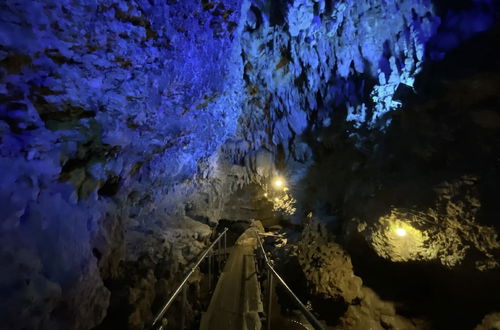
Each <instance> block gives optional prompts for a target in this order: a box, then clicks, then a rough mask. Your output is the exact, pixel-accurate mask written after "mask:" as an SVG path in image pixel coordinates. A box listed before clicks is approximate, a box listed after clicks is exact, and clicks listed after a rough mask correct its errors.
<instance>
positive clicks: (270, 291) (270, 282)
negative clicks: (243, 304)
mask: <svg viewBox="0 0 500 330" xmlns="http://www.w3.org/2000/svg"><path fill="white" fill-rule="evenodd" d="M267 282H268V288H267V330H271V308H272V301H273V274H272V273H271V270H270V269H269V268H268V269H267Z"/></svg>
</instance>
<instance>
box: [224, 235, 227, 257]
mask: <svg viewBox="0 0 500 330" xmlns="http://www.w3.org/2000/svg"><path fill="white" fill-rule="evenodd" d="M224 257H225V258H227V228H226V231H225V232H224Z"/></svg>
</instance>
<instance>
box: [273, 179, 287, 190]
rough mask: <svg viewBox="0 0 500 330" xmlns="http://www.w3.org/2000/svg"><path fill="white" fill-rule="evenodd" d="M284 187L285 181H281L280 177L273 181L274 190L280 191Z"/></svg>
mask: <svg viewBox="0 0 500 330" xmlns="http://www.w3.org/2000/svg"><path fill="white" fill-rule="evenodd" d="M284 185H285V180H283V179H282V178H280V177H278V178H275V179H274V181H273V186H274V188H276V189H281V188H283V186H284Z"/></svg>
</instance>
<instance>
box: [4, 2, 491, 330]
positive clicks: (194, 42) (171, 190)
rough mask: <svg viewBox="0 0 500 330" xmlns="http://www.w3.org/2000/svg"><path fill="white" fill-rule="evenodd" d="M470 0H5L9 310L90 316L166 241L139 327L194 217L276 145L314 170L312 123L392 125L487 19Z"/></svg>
mask: <svg viewBox="0 0 500 330" xmlns="http://www.w3.org/2000/svg"><path fill="white" fill-rule="evenodd" d="M474 4H475V7H474V8H475V9H474V10H470V11H460V10H456V11H450V12H446V11H445V12H438V11H437V10H436V7H435V6H434V5H433V3H432V2H430V1H429V0H401V1H378V0H363V1H349V0H344V1H330V0H295V1H292V0H290V1H258V0H252V1H243V0H241V1H240V0H223V1H208V0H202V1H194V0H186V1H182V0H166V1H159V0H135V1H114V0H94V1H90V0H89V1H83V0H80V1H68V0H61V1H55V0H38V1H29V0H21V1H9V0H8V1H4V2H3V3H2V4H1V5H0V211H1V216H0V217H1V222H0V268H1V269H2V272H1V273H2V274H1V275H0V294H1V297H0V320H1V321H2V326H4V325H5V326H6V327H8V328H12V329H16V328H27V329H34V328H40V329H58V328H61V329H72V328H74V329H88V328H91V327H93V326H95V325H97V324H99V323H100V322H101V321H102V319H103V318H104V317H105V314H106V311H107V308H108V305H109V301H110V292H109V290H108V288H106V287H105V286H104V284H103V278H104V279H113V278H120V276H123V273H120V264H121V262H122V261H135V260H139V259H140V257H142V256H144V255H145V254H146V255H148V258H150V259H151V260H152V261H151V265H153V266H154V265H155V263H157V262H158V261H159V260H162V259H164V258H167V259H168V260H170V262H171V263H170V264H169V265H170V266H169V267H171V268H170V269H167V270H163V273H162V274H160V275H158V273H157V272H153V271H152V270H151V269H152V268H153V266H151V269H150V272H149V273H147V274H146V275H144V274H142V275H140V276H137V277H138V280H137V282H138V283H139V284H138V285H137V286H135V284H132V285H130V288H131V290H130V292H131V293H130V295H129V296H128V297H126V298H128V299H130V300H129V302H128V303H129V306H128V307H130V306H134V307H133V311H132V312H131V315H130V317H129V316H126V317H129V320H128V321H127V322H128V325H129V326H130V327H131V328H141V327H142V326H143V325H144V323H146V322H147V321H150V320H151V308H150V307H151V302H152V301H153V300H154V294H155V292H157V290H158V287H163V291H164V292H162V294H165V293H166V292H168V290H169V285H172V283H173V282H172V281H173V277H172V276H173V275H172V274H175V273H178V272H179V267H181V266H182V265H183V264H186V263H187V260H188V259H189V258H191V257H193V256H194V255H196V254H197V253H198V252H199V250H200V249H201V248H202V247H203V244H204V241H205V240H206V239H207V238H208V236H209V234H210V229H209V228H208V226H206V225H205V224H202V223H200V222H199V221H194V220H193V219H197V220H200V219H202V222H210V221H216V220H217V219H218V216H219V210H220V208H222V206H223V205H224V203H225V201H226V197H227V195H228V194H229V193H230V192H231V191H232V190H234V189H236V188H238V187H241V186H242V185H243V184H245V183H249V182H251V181H252V180H254V181H257V182H261V181H262V180H263V178H266V177H268V176H270V175H272V173H273V170H274V166H275V161H276V155H277V154H278V151H279V150H282V151H283V153H284V154H285V156H284V157H285V158H286V160H287V161H289V162H288V163H287V165H288V166H289V169H291V170H296V173H299V172H300V173H305V171H306V170H307V166H305V164H309V162H310V161H311V155H312V152H311V150H310V148H309V146H308V145H307V143H306V141H305V139H303V138H302V137H301V135H302V134H304V133H310V132H313V131H315V130H317V129H321V128H325V127H330V126H331V125H335V124H336V123H337V122H343V121H345V120H347V122H348V123H350V124H349V125H350V126H346V127H348V130H349V132H350V133H356V134H359V132H360V131H362V130H364V129H379V128H380V129H383V128H384V127H387V125H388V124H389V123H390V118H388V117H386V114H387V113H389V112H390V111H391V110H393V109H396V108H397V107H398V106H399V103H398V102H397V101H396V98H395V97H394V94H395V93H396V91H397V88H398V86H400V84H405V85H408V86H412V85H413V82H414V79H415V76H416V75H417V74H418V73H419V71H420V70H421V68H422V65H423V63H424V61H425V60H426V59H433V60H438V59H441V58H442V57H443V56H444V54H445V53H446V52H447V51H449V50H450V49H452V48H453V47H455V46H456V45H458V44H460V42H462V41H463V40H465V39H467V38H469V37H470V36H471V35H473V34H474V33H477V32H481V31H484V30H485V29H487V28H488V26H490V25H491V24H492V18H491V15H490V16H489V15H488V8H489V7H488V6H489V5H490V4H491V1H474ZM358 129H359V131H358ZM313 136H314V137H315V138H317V139H320V137H318V136H319V135H313ZM228 139H229V142H227V143H226V141H227V140H228ZM221 146H222V148H220V147H221ZM280 148H281V149H280ZM219 150H222V151H223V152H220V153H219V152H218V151H219ZM226 160H229V162H227V161H226ZM294 162H295V163H294ZM296 163H298V164H296ZM293 166H297V168H293ZM292 172H293V171H292ZM148 267H149V265H148ZM163 275H165V276H170V278H169V279H168V280H169V281H170V282H169V281H166V280H165V279H164V278H163V277H162V276H163ZM141 276H142V277H141ZM143 278H144V279H145V280H144V281H142V279H143ZM141 281H142V282H141ZM162 281H163V282H162ZM156 283H159V284H158V285H156ZM136 307H137V308H136Z"/></svg>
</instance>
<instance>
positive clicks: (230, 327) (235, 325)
mask: <svg viewBox="0 0 500 330" xmlns="http://www.w3.org/2000/svg"><path fill="white" fill-rule="evenodd" d="M254 230H257V231H258V232H261V231H263V229H262V225H261V224H260V222H256V223H254V224H252V226H251V227H250V228H249V229H247V230H246V231H245V232H244V233H243V234H242V235H241V236H240V237H239V238H238V240H237V241H236V243H235V245H234V247H233V248H232V249H231V254H230V255H229V258H228V259H227V262H226V265H225V266H224V270H223V271H222V273H221V275H220V277H219V280H218V282H217V286H216V287H215V291H214V294H213V296H212V299H211V300H210V305H209V307H208V310H207V311H206V312H205V313H204V314H203V316H202V318H201V324H200V330H254V329H256V330H259V329H261V321H260V316H259V313H262V312H263V306H262V299H261V290H260V285H259V281H258V279H257V272H256V269H255V249H256V248H257V239H256V238H255V234H254Z"/></svg>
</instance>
